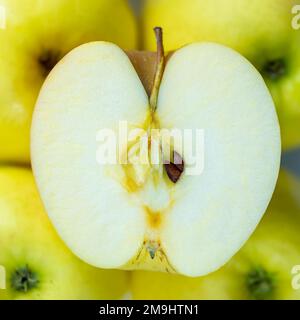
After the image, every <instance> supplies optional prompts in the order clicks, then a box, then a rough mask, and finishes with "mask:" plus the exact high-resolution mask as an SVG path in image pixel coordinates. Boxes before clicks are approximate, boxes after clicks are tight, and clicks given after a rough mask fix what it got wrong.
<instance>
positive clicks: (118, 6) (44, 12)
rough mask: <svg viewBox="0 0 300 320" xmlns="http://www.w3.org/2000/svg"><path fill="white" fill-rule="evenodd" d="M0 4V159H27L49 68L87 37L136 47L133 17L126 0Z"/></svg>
mask: <svg viewBox="0 0 300 320" xmlns="http://www.w3.org/2000/svg"><path fill="white" fill-rule="evenodd" d="M0 6H2V7H4V8H5V11H6V29H1V28H0V43H1V50H0V92H1V95H0V143H1V150H0V162H29V160H30V154H29V129H30V123H31V115H32V111H33V107H34V104H35V101H36V98H37V95H38V92H39V89H40V87H41V85H42V83H43V81H44V79H45V77H46V75H47V73H48V71H49V70H48V69H51V67H52V65H53V64H55V62H57V60H59V59H60V58H62V57H63V56H64V55H65V54H66V53H67V52H69V51H70V50H71V49H73V48H75V47H77V46H78V45H80V44H82V43H85V42H89V41H94V40H107V41H111V42H114V43H116V44H118V45H119V46H120V47H122V48H124V49H133V48H135V47H136V46H137V30H136V22H135V19H134V16H133V14H132V12H131V10H130V8H129V7H128V4H127V2H126V1H125V0H111V1H107V0H86V1H78V0H51V1H44V0H26V1H19V0H0ZM49 57H50V58H51V59H49ZM39 60H43V61H44V65H45V64H46V68H45V67H44V66H43V64H41V62H39ZM45 60H46V63H45Z"/></svg>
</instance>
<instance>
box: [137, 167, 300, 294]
mask: <svg viewBox="0 0 300 320" xmlns="http://www.w3.org/2000/svg"><path fill="white" fill-rule="evenodd" d="M286 179H287V176H286V173H285V172H281V175H280V178H279V183H278V185H277V189H276V191H275V193H274V196H273V199H272V201H271V204H270V206H269V209H268V211H267V214H266V215H265V217H264V218H263V220H262V222H261V223H260V224H259V226H258V228H257V229H256V231H255V232H254V234H253V235H252V237H251V238H250V240H248V242H247V243H246V244H245V246H244V247H243V248H242V249H241V250H240V251H239V252H238V253H237V254H236V255H235V256H234V257H233V258H232V259H231V260H230V261H229V262H228V263H227V264H226V265H225V266H224V267H222V268H221V269H220V270H219V271H216V272H215V273H212V274H210V275H208V276H205V277H199V278H187V277H183V276H177V275H170V274H163V273H161V274H158V273H152V272H140V271H136V272H134V273H133V275H132V294H133V297H134V298H135V299H297V300H299V299H300V289H299V287H300V286H299V281H298V280H297V279H296V277H298V278H299V275H296V274H292V271H293V267H294V266H295V265H299V264H300V237H299V229H300V206H299V205H298V204H297V203H296V202H294V200H293V198H292V197H291V195H290V194H289V191H288V190H287V189H286ZM297 281H298V285H297V286H296V287H293V282H295V283H297Z"/></svg>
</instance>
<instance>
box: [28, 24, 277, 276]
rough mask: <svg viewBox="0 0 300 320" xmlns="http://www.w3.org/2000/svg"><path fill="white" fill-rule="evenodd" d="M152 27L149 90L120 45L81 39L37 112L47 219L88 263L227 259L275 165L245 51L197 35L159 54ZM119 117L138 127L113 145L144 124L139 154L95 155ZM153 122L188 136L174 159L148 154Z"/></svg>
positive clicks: (257, 83)
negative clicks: (107, 158) (102, 158)
mask: <svg viewBox="0 0 300 320" xmlns="http://www.w3.org/2000/svg"><path fill="white" fill-rule="evenodd" d="M155 31H156V34H157V42H158V52H157V56H158V60H157V69H156V70H157V72H156V73H155V81H154V85H153V90H152V92H151V94H150V98H149V97H148V95H147V90H145V88H144V87H143V84H142V82H141V80H140V79H145V77H141V76H140V77H139V75H138V74H137V72H136V70H135V68H134V66H133V64H132V62H131V60H130V59H128V56H127V55H126V53H125V52H124V51H123V50H122V49H120V48H119V47H118V46H116V45H115V44H112V43H109V42H93V43H88V44H84V45H82V46H80V47H78V48H76V49H74V50H72V51H71V52H70V53H69V54H68V55H66V56H65V57H64V59H62V60H61V61H60V62H59V64H58V65H56V67H55V68H54V69H53V70H52V71H51V73H50V75H49V76H48V78H47V80H46V81H45V83H44V85H43V87H42V89H41V92H40V95H39V98H38V101H37V104H36V108H35V110H34V115H33V122H32V128H31V155H32V165H33V169H34V175H35V178H36V181H37V184H38V188H39V191H40V194H41V197H42V200H43V202H44V204H45V208H46V211H47V213H48V215H49V217H50V218H51V220H52V222H53V224H54V225H55V227H56V229H57V230H58V233H59V234H60V236H61V238H62V239H63V240H64V241H65V243H66V244H67V245H68V246H69V247H70V248H71V250H72V251H73V252H74V253H75V254H77V255H78V256H79V257H81V258H82V259H83V260H84V261H86V262H88V263H90V264H92V265H96V266H99V267H103V268H119V269H148V270H149V269H150V270H160V271H165V270H170V271H172V272H174V273H175V272H176V273H179V274H185V275H189V276H199V275H203V274H207V273H209V272H212V271H214V270H216V269H218V268H219V267H220V266H221V265H223V264H224V263H225V262H226V261H227V260H229V259H230V258H231V257H232V256H233V255H234V253H235V252H236V251H237V250H238V249H239V248H240V247H241V246H242V244H243V243H244V242H245V241H246V240H247V239H248V237H249V236H250V234H251V233H252V232H253V231H254V229H255V227H256V225H257V224H258V222H259V221H260V219H261V217H262V215H263V214H264V212H265V210H266V208H267V205H268V203H269V201H270V199H271V195H272V193H273V190H274V187H275V184H276V180H277V175H278V170H279V163H280V152H281V147H280V132H279V125H278V119H277V115H276V111H275V107H274V104H273V101H272V99H271V96H270V94H269V91H268V90H267V87H266V85H265V83H264V81H263V79H262V78H261V76H260V74H259V73H258V72H257V71H256V70H255V68H254V67H253V66H252V65H251V64H250V63H249V62H248V61H247V60H246V59H245V58H244V57H242V56H241V55H240V54H238V53H237V52H235V51H233V50H232V49H229V48H226V47H224V46H222V45H218V44H201V43H194V44H191V45H188V46H186V47H184V48H181V49H180V50H178V51H176V52H175V53H173V55H172V56H171V57H169V60H168V61H167V63H165V62H166V61H165V57H164V54H163V50H162V40H161V29H159V28H156V29H155ZM142 56H143V57H145V56H144V55H143V54H142ZM108 57H109V58H108ZM141 60H142V59H141ZM144 61H146V60H144ZM136 69H137V70H138V68H136ZM149 70H151V68H149ZM83 79H84V81H83ZM120 122H122V123H124V122H125V123H126V124H128V127H130V128H131V129H135V130H132V131H130V132H128V135H127V134H126V133H125V134H124V135H122V138H125V140H126V142H129V143H128V144H126V143H125V144H121V143H120V144H117V145H113V146H112V147H113V150H116V149H118V153H119V154H121V155H124V154H125V156H128V154H130V150H132V148H133V147H136V149H135V150H140V149H139V148H142V147H141V146H140V145H139V139H136V136H134V134H136V133H137V130H138V132H140V130H142V132H143V136H144V137H146V150H147V151H149V150H150V152H148V153H147V154H146V161H145V162H131V161H130V157H128V159H126V160H128V161H127V162H123V163H122V162H119V161H116V162H114V159H113V161H112V162H108V163H99V162H97V160H96V159H97V158H98V156H97V155H98V151H99V149H100V147H101V146H102V143H101V142H103V141H102V138H101V136H100V134H101V133H102V132H103V131H105V132H107V131H109V133H110V134H112V135H113V139H114V138H115V137H118V136H119V135H120V131H119V125H120ZM153 129H154V131H156V132H157V131H158V134H157V136H159V135H160V134H162V132H161V131H160V130H161V129H165V130H169V131H168V132H171V130H173V129H177V132H178V131H179V133H180V134H182V138H184V140H185V141H184V144H183V145H182V144H181V143H179V145H178V144H177V143H174V144H173V145H172V148H173V151H172V152H174V153H175V154H177V157H179V158H181V160H183V163H181V166H182V167H181V169H180V168H178V167H176V166H175V164H174V163H173V164H170V163H169V164H168V165H166V164H165V163H164V161H158V162H157V163H156V162H152V161H151V160H152V159H151V158H150V156H149V155H150V154H151V153H152V151H153V150H154V151H155V145H160V146H161V140H158V141H157V144H156V143H154V144H153V143H152V142H153V140H152V138H154V137H155V132H153V131H152V130H153ZM186 129H188V130H189V131H190V132H192V134H193V136H192V138H189V137H190V136H186V133H187V131H185V130H186ZM197 130H200V131H201V132H203V131H204V136H205V138H204V139H203V140H204V143H203V144H202V143H201V141H202V140H200V139H198V140H196V138H195V135H196V133H197ZM99 133H100V134H99ZM132 134H133V136H132ZM138 134H139V133H138ZM129 136H131V137H133V138H134V139H133V141H127V138H129ZM131 139H132V138H129V139H128V140H131ZM136 140H137V142H136ZM119 142H120V141H119ZM177 142H178V141H177ZM116 143H118V141H116ZM132 145H133V146H132ZM202 145H203V147H204V149H202V147H201V146H202ZM131 146H132V148H131V149H130V150H129V152H128V148H127V147H131ZM194 146H196V148H195V147H194ZM119 147H120V148H119ZM199 147H200V148H201V150H200V148H199ZM195 149H196V150H197V154H196V161H194V160H195V159H194V157H193V156H192V154H191V152H190V151H191V150H193V151H195ZM143 150H144V149H143ZM193 155H194V153H193ZM203 155H205V164H204V170H203V171H202V170H201V169H200V168H199V167H201V168H202V161H201V159H202V157H203ZM164 156H165V154H164V153H163V152H162V153H161V154H160V157H159V159H162V158H164ZM126 158H127V157H126ZM169 159H170V158H169ZM116 160H117V159H116ZM177 169H178V170H177ZM195 169H197V170H195Z"/></svg>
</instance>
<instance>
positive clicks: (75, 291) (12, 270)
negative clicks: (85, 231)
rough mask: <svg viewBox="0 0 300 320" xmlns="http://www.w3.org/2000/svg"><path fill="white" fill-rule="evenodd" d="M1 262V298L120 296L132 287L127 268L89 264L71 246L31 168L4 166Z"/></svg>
mask: <svg viewBox="0 0 300 320" xmlns="http://www.w3.org/2000/svg"><path fill="white" fill-rule="evenodd" d="M0 266H1V267H2V270H3V268H4V269H5V272H6V289H5V290H4V289H0V299H118V298H121V297H122V296H123V294H124V293H125V292H126V290H128V278H127V277H128V275H127V274H126V272H125V271H123V272H122V271H109V270H101V269H98V268H95V267H92V266H89V265H87V264H85V263H84V262H82V261H81V260H79V259H78V258H77V257H75V256H74V255H73V254H72V253H71V252H70V251H69V250H68V249H67V247H66V246H65V245H64V244H63V242H62V241H61V240H60V239H59V237H58V236H57V234H56V232H55V231H54V229H53V227H52V225H51V224H50V222H49V220H48V217H47V215H46V214H45V211H44V209H43V205H42V203H41V201H40V198H39V195H38V192H37V190H36V186H35V183H34V179H33V176H32V173H31V171H30V170H29V169H21V168H13V167H1V168H0ZM2 276H3V275H2ZM2 280H3V279H2ZM0 283H1V281H0Z"/></svg>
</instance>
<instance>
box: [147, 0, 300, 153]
mask: <svg viewBox="0 0 300 320" xmlns="http://www.w3.org/2000/svg"><path fill="white" fill-rule="evenodd" d="M296 4H299V1H297V0H284V1H283V0H252V1H247V0H209V1H206V0H148V1H147V0H146V2H145V6H144V11H143V20H142V21H143V30H144V32H143V35H144V37H143V39H144V47H145V49H150V50H154V49H155V41H154V39H153V37H152V33H151V32H152V31H151V29H152V28H153V26H155V25H160V26H161V27H163V29H164V30H165V48H166V50H175V49H177V48H179V47H182V46H183V45H185V44H187V43H191V42H195V41H214V42H218V43H222V44H225V45H227V46H230V47H232V48H234V49H236V50H237V51H239V52H240V53H242V54H243V55H244V56H246V57H247V58H248V59H249V60H250V61H251V62H252V63H253V64H254V66H255V67H256V68H257V69H258V70H259V71H260V72H261V74H262V75H263V77H264V79H265V81H266V83H267V85H268V87H269V89H270V91H271V93H272V95H273V98H274V101H275V104H276V107H277V112H278V115H279V120H280V124H281V133H282V142H283V147H284V148H285V149H286V148H289V147H292V146H295V145H300V130H299V123H300V46H299V43H300V31H299V30H294V29H293V28H292V25H291V22H292V18H293V15H292V12H291V10H292V7H293V6H294V5H296Z"/></svg>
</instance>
